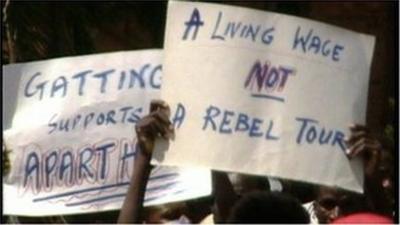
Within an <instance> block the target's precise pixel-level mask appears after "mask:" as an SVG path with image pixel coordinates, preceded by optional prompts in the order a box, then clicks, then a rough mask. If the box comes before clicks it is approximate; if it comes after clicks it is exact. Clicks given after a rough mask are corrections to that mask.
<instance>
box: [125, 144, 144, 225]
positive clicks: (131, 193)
mask: <svg viewBox="0 0 400 225" xmlns="http://www.w3.org/2000/svg"><path fill="white" fill-rule="evenodd" d="M137 152H138V153H137V155H136V158H135V165H134V171H133V174H132V177H131V181H130V182H131V184H130V186H129V189H128V192H127V195H126V197H125V201H124V203H123V205H122V208H121V211H120V214H119V217H118V223H141V222H142V220H143V218H142V216H143V215H142V209H143V202H144V195H145V191H146V185H147V181H148V179H149V176H150V172H151V165H150V159H151V156H148V155H145V154H143V153H142V152H141V151H137Z"/></svg>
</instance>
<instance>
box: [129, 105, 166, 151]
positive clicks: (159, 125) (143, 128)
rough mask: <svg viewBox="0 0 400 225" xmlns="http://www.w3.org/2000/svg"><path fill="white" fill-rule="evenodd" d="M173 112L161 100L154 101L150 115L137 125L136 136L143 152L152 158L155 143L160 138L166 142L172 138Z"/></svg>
mask: <svg viewBox="0 0 400 225" xmlns="http://www.w3.org/2000/svg"><path fill="white" fill-rule="evenodd" d="M170 114H171V110H170V108H169V106H168V105H167V103H165V102H164V101H161V100H153V101H152V102H151V103H150V114H149V115H147V116H145V117H143V118H142V119H141V120H140V121H138V123H137V124H136V127H135V129H136V136H137V137H138V145H139V147H140V149H141V151H142V152H144V153H145V154H146V155H148V156H151V154H152V153H153V149H154V142H155V139H156V138H157V137H158V136H161V137H163V138H165V139H166V140H168V139H170V138H172V135H173V132H174V128H173V126H172V124H171V122H170V121H169V117H170Z"/></svg>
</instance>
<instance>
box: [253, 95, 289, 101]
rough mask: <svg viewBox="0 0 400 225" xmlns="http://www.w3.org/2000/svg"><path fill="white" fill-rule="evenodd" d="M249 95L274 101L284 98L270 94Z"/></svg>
mask: <svg viewBox="0 0 400 225" xmlns="http://www.w3.org/2000/svg"><path fill="white" fill-rule="evenodd" d="M251 97H255V98H268V99H271V100H275V101H280V102H285V99H284V98H281V97H276V96H272V95H263V94H251Z"/></svg>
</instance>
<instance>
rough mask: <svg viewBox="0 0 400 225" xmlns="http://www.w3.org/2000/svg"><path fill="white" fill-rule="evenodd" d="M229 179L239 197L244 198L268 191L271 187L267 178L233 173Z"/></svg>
mask: <svg viewBox="0 0 400 225" xmlns="http://www.w3.org/2000/svg"><path fill="white" fill-rule="evenodd" d="M229 178H230V180H231V182H232V185H233V188H234V190H235V192H236V194H237V195H239V196H242V195H245V194H247V193H250V192H253V191H268V190H270V185H269V182H268V178H267V177H265V176H255V175H248V174H240V173H231V174H230V175H229Z"/></svg>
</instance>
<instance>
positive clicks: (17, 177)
mask: <svg viewBox="0 0 400 225" xmlns="http://www.w3.org/2000/svg"><path fill="white" fill-rule="evenodd" d="M161 53H162V52H161V50H147V51H137V52H119V53H110V54H99V55H91V56H80V57H71V58H61V59H52V60H47V61H40V62H33V63H24V64H16V65H9V66H5V67H3V73H4V74H6V76H5V77H12V76H14V75H18V74H19V75H21V80H20V82H19V85H18V86H19V88H18V96H17V97H18V98H17V99H18V102H17V104H16V105H17V108H16V113H15V116H14V118H13V121H12V126H11V129H10V130H8V131H7V132H5V137H4V138H5V142H6V144H7V147H8V148H10V149H12V153H11V165H12V170H11V173H10V176H9V177H8V178H7V179H6V180H5V181H4V183H5V184H4V185H3V187H4V191H5V192H4V200H3V204H4V213H5V214H14V215H30V216H40V215H57V214H72V213H87V212H94V211H102V210H111V209H119V208H120V207H121V205H122V202H123V200H124V197H125V194H126V191H127V188H128V186H129V182H130V176H131V174H132V172H133V171H132V170H133V163H134V157H135V154H136V152H137V150H138V149H137V148H136V144H135V143H136V139H135V133H134V125H135V123H136V122H137V121H138V120H139V119H140V118H141V117H142V116H144V115H146V114H147V113H148V108H149V103H150V101H151V100H152V99H159V95H160V86H161V72H162V67H161V57H162V54H161ZM5 88H6V90H5V91H6V92H7V91H8V88H7V87H5ZM172 111H173V113H175V112H176V111H178V113H179V108H178V110H176V109H172ZM193 178H195V179H193ZM210 193H211V178H210V172H209V171H207V170H198V169H197V170H196V169H178V168H176V167H157V168H156V169H154V170H153V171H152V174H151V177H150V180H149V183H148V186H147V191H146V196H145V205H154V204H161V203H166V202H172V201H180V200H185V199H189V198H196V197H200V196H206V195H209V194H210Z"/></svg>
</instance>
